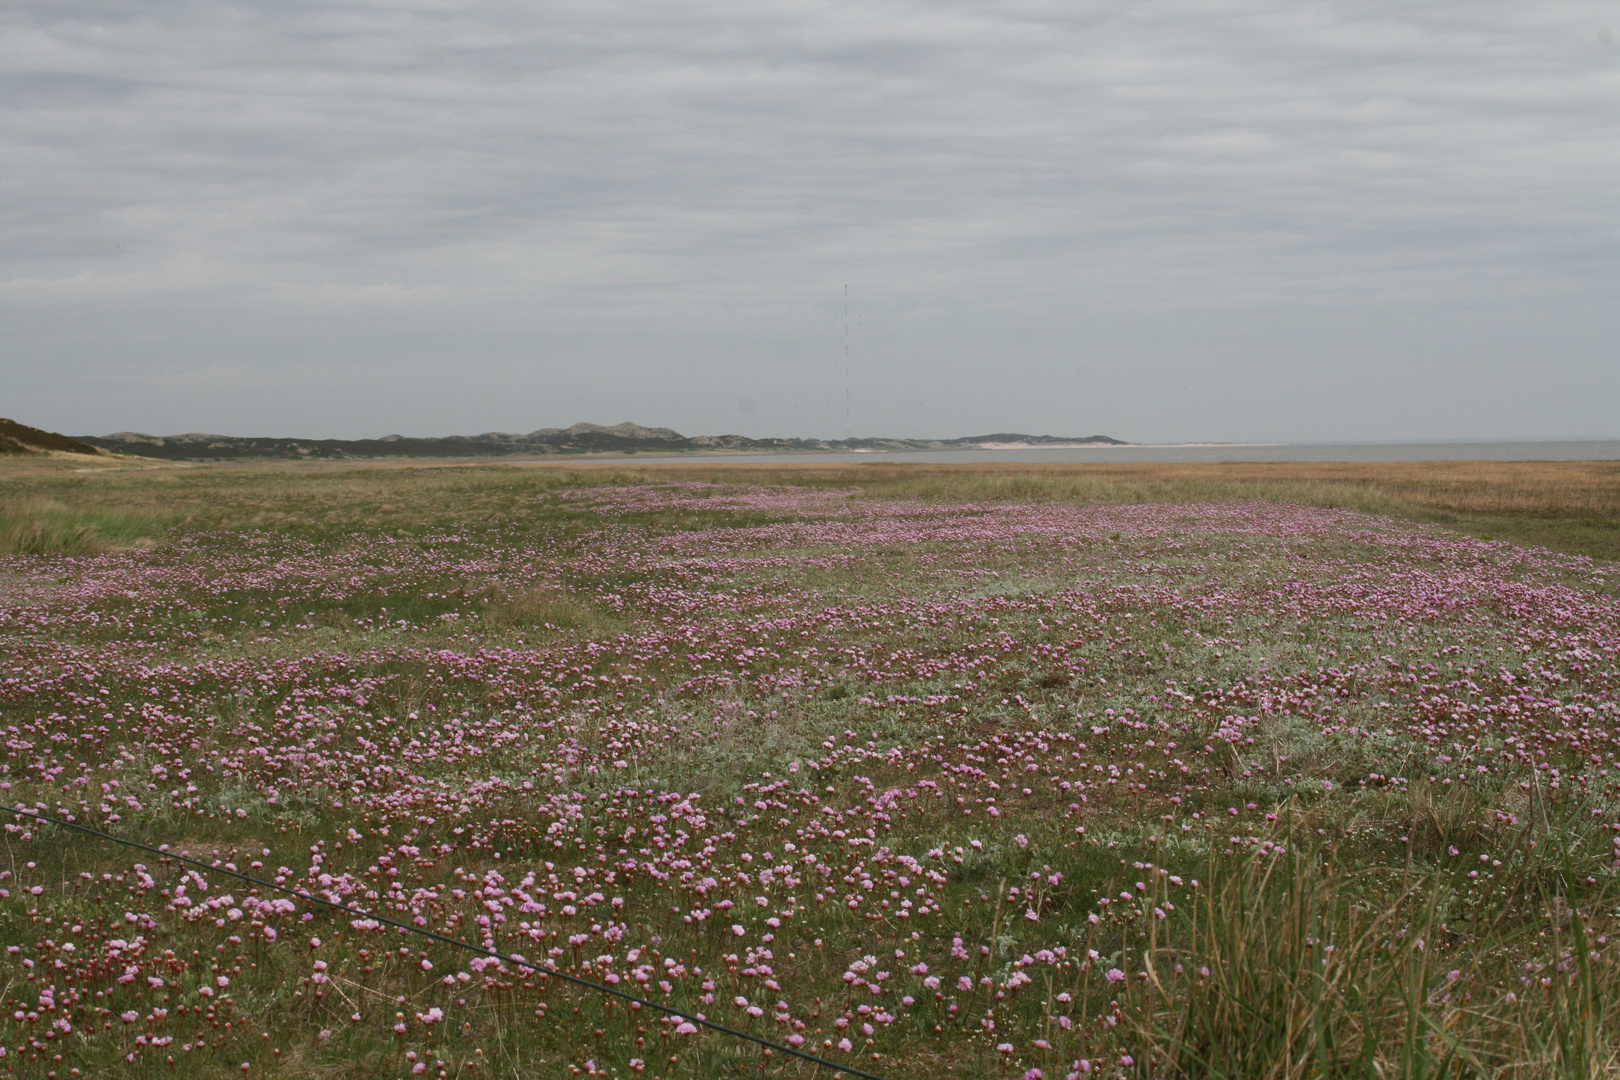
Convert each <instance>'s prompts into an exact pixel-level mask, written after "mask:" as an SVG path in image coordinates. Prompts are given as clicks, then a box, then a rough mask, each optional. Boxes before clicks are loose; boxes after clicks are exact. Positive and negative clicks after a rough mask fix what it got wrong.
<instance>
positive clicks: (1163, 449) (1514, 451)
mask: <svg viewBox="0 0 1620 1080" xmlns="http://www.w3.org/2000/svg"><path fill="white" fill-rule="evenodd" d="M557 460H558V459H557V458H554V457H553V458H548V459H543V461H544V463H548V464H549V463H554V462H556V461H557ZM572 460H575V461H581V462H583V461H592V460H594V461H603V460H613V461H620V460H622V461H634V462H637V463H639V464H647V465H653V464H681V463H694V462H701V463H702V464H704V465H778V464H781V465H816V464H827V463H838V464H845V463H853V462H863V461H870V462H897V461H914V462H928V463H930V464H940V465H966V464H969V463H972V462H978V461H1016V462H1052V463H1060V464H1078V463H1096V462H1109V461H1592V460H1600V461H1620V439H1600V440H1592V441H1586V442H1573V441H1572V442H1474V443H1461V442H1448V443H1342V444H1329V443H1322V444H1311V443H1273V444H1265V445H1240V444H1232V443H1226V444H1217V445H1209V444H1192V445H1185V446H1088V447H1083V448H1080V449H1074V450H927V451H903V452H896V453H877V454H678V455H667V456H664V455H656V454H632V455H625V456H624V457H622V458H621V457H613V458H607V457H605V456H604V457H592V458H574V459H572ZM541 463H542V461H540V460H537V461H535V462H533V464H541ZM513 464H519V465H521V464H527V463H526V462H521V461H519V462H514V463H513Z"/></svg>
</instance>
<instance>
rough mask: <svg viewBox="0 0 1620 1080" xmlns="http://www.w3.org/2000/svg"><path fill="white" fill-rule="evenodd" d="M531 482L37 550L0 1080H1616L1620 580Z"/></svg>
mask: <svg viewBox="0 0 1620 1080" xmlns="http://www.w3.org/2000/svg"><path fill="white" fill-rule="evenodd" d="M620 480H621V482H604V481H599V482H589V481H588V478H579V479H577V481H574V482H569V483H564V484H550V485H547V486H536V487H535V488H534V489H533V491H532V492H531V493H530V494H529V495H527V496H526V497H525V500H524V502H523V505H522V506H521V507H519V508H518V510H516V511H512V510H511V509H510V508H508V512H503V513H499V514H493V515H490V516H488V517H481V516H479V515H476V514H467V513H463V512H460V511H459V510H458V509H457V508H455V507H446V508H444V512H443V513H442V514H440V515H439V516H438V517H431V516H430V517H427V518H424V519H423V520H419V521H417V522H415V523H414V524H413V525H412V527H410V528H401V527H395V526H394V525H392V524H389V523H386V522H384V523H378V522H375V521H373V522H372V523H371V524H369V525H367V526H365V527H359V528H342V529H332V530H326V531H322V530H320V529H310V528H293V527H286V526H284V525H282V524H278V523H277V522H276V521H269V522H268V523H265V524H262V525H261V526H259V527H237V528H231V529H200V528H199V529H190V530H184V529H183V530H180V531H178V532H176V533H175V534H174V535H172V536H171V537H170V538H169V539H168V541H167V542H165V543H162V544H159V545H156V546H151V547H148V548H145V549H138V550H124V551H112V552H106V553H102V554H77V555H68V554H17V555H9V556H5V557H3V558H0V642H3V648H4V651H3V656H4V660H3V665H4V666H3V669H0V729H3V731H4V736H5V739H4V745H3V747H0V792H3V793H4V795H5V797H6V799H7V801H8V804H9V805H13V806H16V807H19V808H39V809H41V810H45V811H47V812H50V813H55V814H60V815H64V816H71V817H72V818H73V819H74V820H76V821H79V822H83V823H86V824H90V825H94V826H96V827H98V828H104V829H106V830H107V831H109V832H113V833H116V834H118V835H120V836H126V837H129V838H132V839H138V840H141V841H144V842H147V843H151V844H154V845H164V846H166V847H167V849H168V850H169V851H171V852H173V853H177V854H178V853H186V854H189V855H191V856H193V857H196V858H201V859H204V860H206V861H209V862H211V863H214V864H216V865H218V866H221V867H228V868H231V869H241V870H243V871H247V872H251V873H253V874H256V875H261V876H265V877H267V878H269V879H272V880H275V881H276V882H278V883H287V884H294V885H297V886H299V887H301V888H306V889H308V890H309V891H311V892H312V893H315V894H318V895H321V896H324V897H327V898H329V899H332V900H335V901H339V902H343V903H354V904H358V905H360V906H362V907H364V908H366V909H367V910H369V911H371V912H374V913H376V914H379V915H383V916H387V917H389V918H393V919H398V920H402V921H405V922H410V923H413V924H415V925H418V926H422V927H425V928H429V929H432V930H435V931H438V932H440V933H444V934H447V935H450V936H453V937H461V938H465V939H466V940H469V941H474V942H479V943H483V944H486V945H488V946H490V947H493V948H498V949H500V950H502V951H504V952H507V953H511V954H517V955H519V956H521V957H523V958H524V959H526V960H531V961H533V962H534V964H535V967H534V968H532V969H525V968H521V967H514V966H512V965H506V964H502V963H498V962H494V961H487V962H486V961H485V960H483V959H480V958H477V957H469V956H468V955H467V954H465V953H459V952H457V951H456V950H454V949H452V948H450V947H448V946H444V945H438V944H434V943H432V942H429V941H427V940H426V939H423V938H419V937H416V936H414V935H408V934H405V933H403V932H402V931H399V930H396V929H391V928H389V927H386V926H382V925H380V924H378V923H376V922H373V921H371V920H368V919H365V918H363V917H353V918H351V917H348V916H344V915H341V914H338V913H335V912H332V911H331V910H329V909H323V908H320V907H316V906H312V905H309V904H307V903H303V902H300V901H297V900H294V899H290V898H288V897H286V896H283V895H279V894H264V895H261V894H259V893H258V892H257V891H256V890H254V889H253V888H251V887H249V888H244V887H243V884H242V883H241V882H240V881H234V880H233V879H231V878H229V877H227V876H224V875H219V874H216V875H213V876H212V877H211V876H210V875H209V874H208V873H205V872H201V871H198V870H196V869H194V868H188V867H185V866H183V865H181V864H179V863H177V862H175V861H173V860H167V859H159V858H152V857H143V858H140V859H136V858H132V857H131V854H130V853H129V852H128V851H127V850H124V849H120V848H117V847H115V846H113V845H109V844H98V843H96V842H95V841H92V840H87V839H84V838H81V837H77V836H71V835H67V834H66V833H65V832H63V831H61V830H58V829H54V828H53V827H51V826H45V825H40V824H39V823H37V822H29V821H27V820H26V819H19V820H12V821H9V822H8V823H7V824H6V825H5V831H4V834H3V843H4V850H3V852H0V942H3V943H4V946H5V949H6V952H5V955H4V956H0V978H3V980H4V983H3V987H0V1004H3V1010H0V1074H3V1075H17V1076H29V1077H35V1076H38V1077H48V1078H56V1077H68V1076H98V1077H101V1076H107V1077H111V1076H119V1077H146V1076H153V1077H157V1076H163V1077H168V1076H182V1077H193V1076H195V1077H202V1076H209V1077H216V1076H222V1075H226V1074H228V1073H229V1074H237V1073H240V1074H242V1075H246V1076H250V1077H251V1076H268V1077H303V1076H331V1077H337V1076H354V1077H376V1076H398V1077H411V1076H428V1077H435V1078H447V1077H467V1078H471V1077H479V1076H502V1077H506V1076H511V1077H532V1076H557V1075H570V1074H585V1075H600V1076H614V1077H630V1076H636V1075H641V1076H646V1077H655V1076H656V1077H670V1078H673V1077H710V1076H731V1075H767V1076H773V1075H783V1076H799V1075H810V1074H813V1073H815V1072H817V1069H816V1067H814V1066H810V1065H806V1064H803V1063H800V1062H795V1061H793V1060H791V1059H784V1058H782V1057H781V1056H780V1055H776V1056H772V1055H768V1054H766V1053H764V1052H762V1051H761V1050H760V1049H759V1048H757V1047H753V1046H749V1045H746V1044H739V1043H737V1042H735V1041H732V1040H726V1039H724V1038H723V1037H720V1036H717V1035H714V1034H712V1033H704V1032H701V1031H695V1030H692V1029H691V1026H690V1025H684V1024H680V1023H678V1022H674V1021H670V1020H668V1019H667V1018H661V1017H660V1016H659V1015H658V1014H656V1013H654V1012H652V1011H650V1010H646V1009H639V1008H635V1007H631V1006H627V1005H625V1004H623V1003H615V1002H612V1001H610V1000H608V999H605V998H603V997H601V996H599V995H595V994H592V993H591V992H589V991H586V990H582V989H580V988H578V987H575V986H571V985H568V984H565V983H563V982H561V981H560V980H557V979H555V978H553V977H550V976H549V975H548V974H547V972H548V971H565V972H568V973H570V974H575V975H579V976H583V977H586V978H590V979H595V980H599V981H601V982H602V983H604V984H609V985H614V986H617V987H620V988H624V989H630V990H633V991H635V992H637V993H639V994H641V995H643V996H646V997H650V998H653V999H656V1000H659V1001H667V1002H669V1003H671V1004H675V1005H678V1006H679V1007H681V1008H683V1009H687V1010H689V1011H692V1012H696V1013H703V1014H704V1015H706V1016H708V1017H710V1018H713V1019H716V1020H720V1021H723V1022H725V1023H727V1024H731V1025H734V1026H740V1027H747V1028H749V1029H750V1030H754V1031H757V1032H759V1033H760V1034H762V1035H766V1036H768V1037H771V1038H773V1039H776V1040H778V1041H780V1042H782V1043H786V1044H789V1045H793V1046H796V1047H802V1048H804V1049H806V1050H813V1051H815V1052H817V1053H819V1054H822V1055H824V1056H826V1057H828V1058H830V1059H833V1060H835V1061H842V1062H848V1063H852V1064H858V1065H859V1066H860V1067H862V1068H864V1069H867V1070H869V1071H872V1072H875V1073H878V1074H879V1075H883V1076H893V1077H936V1076H942V1075H956V1076H972V1077H1012V1078H1023V1080H1052V1078H1059V1077H1066V1078H1071V1080H1073V1078H1075V1077H1082V1076H1110V1077H1112V1076H1133V1077H1135V1076H1141V1077H1148V1076H1182V1075H1185V1076H1231V1077H1240V1076H1241V1077H1250V1076H1253V1077H1261V1076H1265V1077H1272V1076H1275V1077H1292V1076H1328V1075H1343V1076H1351V1075H1355V1076H1369V1075H1379V1076H1420V1075H1456V1076H1462V1075H1469V1076H1472V1075H1478V1076H1487V1075H1488V1076H1493V1077H1495V1076H1513V1077H1520V1076H1523V1077H1529V1076H1537V1077H1540V1076H1575V1075H1580V1076H1596V1075H1609V1074H1611V1073H1613V1071H1614V1070H1615V1069H1616V1068H1617V1063H1616V1059H1615V1049H1614V1046H1615V1032H1616V1031H1617V1030H1620V1028H1617V1026H1616V1025H1617V1022H1620V985H1617V983H1620V980H1617V979H1616V977H1615V975H1614V971H1615V962H1614V961H1615V948H1616V944H1617V943H1615V942H1613V941H1612V940H1611V939H1612V937H1613V935H1614V934H1616V933H1620V926H1617V925H1616V917H1617V915H1620V909H1617V904H1616V895H1615V890H1614V884H1615V877H1616V873H1617V863H1620V860H1617V856H1616V845H1617V844H1620V772H1617V770H1620V763H1617V761H1616V754H1617V753H1620V716H1617V713H1620V699H1617V697H1616V694H1617V691H1620V656H1617V652H1620V600H1617V599H1616V595H1615V589H1616V586H1617V585H1620V567H1617V566H1616V565H1614V564H1611V563H1606V562H1599V561H1594V560H1591V559H1588V558H1583V557H1576V556H1567V555H1556V554H1553V553H1550V552H1547V551H1545V550H1540V549H1533V548H1523V547H1515V546H1512V545H1509V544H1505V543H1500V542H1495V541H1486V540H1478V539H1469V538H1465V537H1459V536H1455V535H1450V534H1445V533H1442V532H1439V531H1436V530H1433V529H1429V528H1426V527H1419V526H1413V525H1409V524H1401V523H1396V522H1393V521H1391V520H1389V519H1385V518H1379V517H1374V516H1370V515H1365V514H1358V513H1354V512H1350V511H1346V510H1338V509H1325V508H1308V507H1302V506H1297V505H1296V506H1291V505H1275V504H1262V503H1252V502H1251V503H1208V504H1161V505H1137V506H1131V505H1116V506H1092V507H1077V506H1072V505H1063V504H1059V503H1044V504H1039V505H1017V504H1009V503H1005V502H1000V503H993V504H991V503H984V504H973V503H969V504H949V505H947V504H942V503H936V502H927V503H925V502H919V501H912V500H905V499H888V498H880V497H874V496H871V495H869V494H861V493H858V492H852V491H846V490H840V489H830V488H821V489H807V488H799V487H780V486H745V485H736V484H731V485H725V484H711V483H695V482H684V483H645V482H624V478H620Z"/></svg>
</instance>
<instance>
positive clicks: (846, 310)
mask: <svg viewBox="0 0 1620 1080" xmlns="http://www.w3.org/2000/svg"><path fill="white" fill-rule="evenodd" d="M849 401H850V393H849V286H848V285H845V286H844V441H845V442H848V441H849V437H850V436H849V432H850V427H849Z"/></svg>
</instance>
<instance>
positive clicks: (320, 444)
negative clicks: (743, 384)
mask: <svg viewBox="0 0 1620 1080" xmlns="http://www.w3.org/2000/svg"><path fill="white" fill-rule="evenodd" d="M30 430H35V429H30ZM58 437H59V438H61V436H58ZM70 441H74V440H70ZM76 441H78V442H79V443H80V444H81V445H88V446H90V447H99V448H100V449H102V450H106V451H113V452H116V453H124V454H132V455H135V456H138V457H149V458H167V459H175V460H178V459H187V460H199V459H201V460H223V459H228V458H287V459H294V460H297V459H320V458H377V457H501V456H507V455H512V454H530V455H533V454H544V455H551V454H558V455H562V454H602V453H623V454H635V453H643V452H657V453H678V454H679V453H692V454H700V453H706V452H707V453H714V452H727V451H729V452H733V453H738V452H743V453H746V452H754V453H761V452H770V453H789V454H791V453H816V452H821V453H827V452H834V453H836V452H840V451H843V452H849V451H868V452H872V451H884V450H890V451H893V450H972V449H976V448H982V447H996V448H1001V447H1010V446H1020V447H1021V446H1031V447H1053V448H1057V447H1066V446H1097V445H1106V446H1123V445H1127V444H1126V443H1125V442H1124V440H1122V439H1115V438H1111V437H1109V436H1107V435H1088V436H1084V437H1064V436H1057V435H1023V434H1018V433H1014V432H1002V433H998V434H994V435H973V436H968V437H966V438H959V439H889V438H861V439H776V438H766V439H754V438H749V437H748V436H746V435H696V436H690V437H688V436H686V435H682V434H681V433H680V432H678V431H675V430H673V429H671V428H663V427H643V426H642V425H640V424H635V423H630V422H628V421H626V422H625V423H622V424H614V425H611V426H608V425H603V424H591V423H578V424H574V425H572V426H570V427H566V428H540V429H538V430H535V431H531V432H529V433H527V434H515V433H512V432H505V431H488V432H484V433H483V434H481V435H447V436H443V437H435V438H423V437H415V436H407V435H397V434H396V435H384V436H383V437H381V438H377V439H294V438H273V437H245V436H237V435H214V434H207V433H204V432H189V433H186V434H182V435H147V434H145V433H143V432H137V431H119V432H114V433H113V434H111V435H84V436H79V437H78V439H77V440H76Z"/></svg>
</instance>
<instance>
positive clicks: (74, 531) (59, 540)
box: [0, 498, 161, 555]
mask: <svg viewBox="0 0 1620 1080" xmlns="http://www.w3.org/2000/svg"><path fill="white" fill-rule="evenodd" d="M160 532H161V524H160V522H159V521H158V519H157V516H156V515H155V514H150V513H141V512H138V511H132V510H88V509H81V508H77V507H70V506H66V505H64V504H63V503H60V502H57V501H56V500H54V499H40V498H32V499H21V500H18V501H16V502H8V503H4V504H0V553H4V554H11V555H47V554H60V555H96V554H100V553H101V552H105V551H117V550H122V549H127V548H134V547H144V546H150V545H151V544H152V543H153V542H154V540H155V538H156V537H157V536H158V535H159V533H160Z"/></svg>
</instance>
